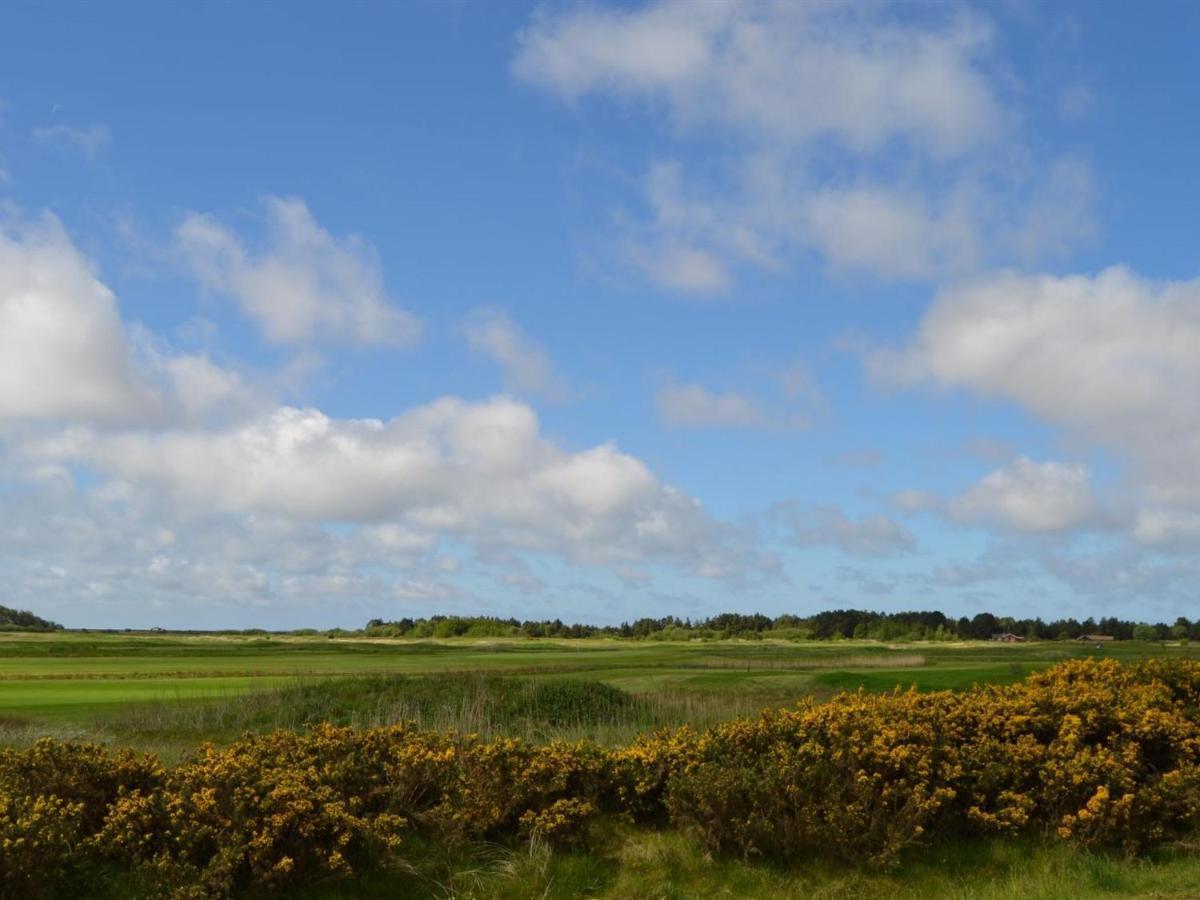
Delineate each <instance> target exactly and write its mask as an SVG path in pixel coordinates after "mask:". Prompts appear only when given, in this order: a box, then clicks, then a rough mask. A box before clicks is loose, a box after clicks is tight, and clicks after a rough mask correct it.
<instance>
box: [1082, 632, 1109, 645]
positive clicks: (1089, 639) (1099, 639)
mask: <svg viewBox="0 0 1200 900" xmlns="http://www.w3.org/2000/svg"><path fill="white" fill-rule="evenodd" d="M1075 640H1077V641H1078V642H1079V643H1081V644H1102V643H1104V642H1105V641H1114V640H1116V638H1114V637H1113V636H1112V635H1111V634H1081V635H1080V636H1079V637H1077V638H1075Z"/></svg>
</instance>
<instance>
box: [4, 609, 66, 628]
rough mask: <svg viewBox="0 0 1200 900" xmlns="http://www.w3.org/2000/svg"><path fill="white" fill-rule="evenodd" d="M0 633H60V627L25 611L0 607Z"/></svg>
mask: <svg viewBox="0 0 1200 900" xmlns="http://www.w3.org/2000/svg"><path fill="white" fill-rule="evenodd" d="M0 631H62V626H61V625H59V624H58V623H57V622H51V621H49V620H47V619H43V618H42V617H41V616H35V615H34V614H33V613H31V612H30V611H29V610H27V609H9V608H8V607H7V606H0Z"/></svg>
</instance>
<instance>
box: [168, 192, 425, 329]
mask: <svg viewBox="0 0 1200 900" xmlns="http://www.w3.org/2000/svg"><path fill="white" fill-rule="evenodd" d="M264 206H265V215H266V224H267V232H268V240H267V242H266V245H265V246H264V247H262V248H260V249H258V250H254V249H251V248H248V247H247V245H246V243H245V241H243V239H242V238H241V237H240V236H239V235H237V234H236V233H235V232H233V231H232V230H231V229H229V228H228V227H226V226H225V225H222V224H221V223H220V222H219V221H217V220H216V219H215V218H214V217H212V216H210V215H203V214H191V215H189V216H188V217H187V218H186V219H184V221H183V222H182V223H181V224H180V225H179V227H178V229H177V230H176V232H175V242H176V246H177V248H178V250H179V252H180V253H181V254H182V255H183V258H184V259H185V260H186V261H187V262H188V264H189V265H190V267H191V269H192V271H193V272H194V273H195V275H196V276H197V277H198V278H199V279H200V280H201V282H202V283H203V284H205V285H206V286H207V287H209V288H211V289H212V290H215V291H219V292H222V293H226V294H229V295H231V296H233V297H234V298H235V299H236V300H237V301H238V303H239V305H240V306H241V308H242V310H243V312H244V313H245V314H246V315H247V316H249V317H250V318H251V319H253V320H254V321H255V322H256V323H257V324H258V326H259V327H260V328H261V329H262V332H263V335H264V336H265V337H266V338H267V340H269V341H271V342H272V343H276V344H292V345H302V344H312V343H319V342H323V341H334V342H341V343H349V344H357V345H371V344H382V345H393V346H407V345H410V344H412V343H413V342H415V341H416V340H417V338H418V337H419V336H420V333H421V327H420V323H419V322H418V320H417V319H416V317H415V316H413V315H412V314H411V313H409V312H407V311H405V310H403V309H400V308H399V307H397V306H396V305H395V304H394V303H393V302H392V300H391V298H390V297H389V296H388V294H387V292H386V289H385V288H384V284H383V274H382V270H381V266H380V263H379V259H378V257H377V256H376V254H375V251H374V248H372V247H371V245H370V244H368V243H367V242H365V241H364V240H362V239H361V238H359V237H356V236H353V235H351V236H348V237H344V238H337V237H335V236H333V235H332V234H330V233H329V232H328V231H326V230H325V229H324V228H322V227H321V225H320V224H318V223H317V221H316V219H314V218H313V215H312V213H311V212H310V211H309V209H308V207H307V206H306V205H305V204H304V202H303V201H302V200H300V199H297V198H295V197H290V198H281V197H269V198H267V199H266V201H265V203H264Z"/></svg>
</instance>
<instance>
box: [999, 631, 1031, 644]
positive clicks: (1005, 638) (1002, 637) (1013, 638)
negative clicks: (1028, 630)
mask: <svg viewBox="0 0 1200 900" xmlns="http://www.w3.org/2000/svg"><path fill="white" fill-rule="evenodd" d="M992 640H993V641H999V642H1000V643H1002V644H1019V643H1020V642H1021V641H1023V640H1025V638H1023V637H1021V636H1020V635H1019V634H1013V633H1012V632H1011V631H1002V632H1000V633H999V634H993V635H992Z"/></svg>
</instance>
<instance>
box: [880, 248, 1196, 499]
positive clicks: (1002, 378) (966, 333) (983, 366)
mask: <svg viewBox="0 0 1200 900" xmlns="http://www.w3.org/2000/svg"><path fill="white" fill-rule="evenodd" d="M870 366H871V368H872V370H873V372H874V373H875V375H876V376H877V377H882V378H884V379H886V380H890V381H894V382H899V383H902V384H916V383H921V382H932V383H933V384H936V385H941V386H944V387H947V388H962V389H965V390H967V391H970V392H971V393H973V394H976V395H979V396H983V397H990V398H1000V399H1005V400H1009V401H1013V402H1015V403H1017V404H1019V405H1020V406H1021V407H1023V408H1024V409H1026V410H1028V411H1029V412H1031V413H1032V414H1033V415H1035V416H1036V417H1038V418H1039V419H1041V420H1042V421H1044V422H1047V423H1049V424H1052V425H1056V426H1059V427H1061V428H1064V429H1066V430H1067V431H1068V433H1070V434H1071V435H1072V436H1073V437H1075V438H1077V439H1080V440H1083V441H1085V442H1089V443H1092V444H1095V445H1099V446H1101V447H1104V448H1106V449H1108V450H1110V451H1113V452H1115V453H1117V454H1118V455H1119V456H1120V458H1122V459H1123V460H1124V461H1126V462H1127V463H1128V464H1129V465H1130V468H1131V473H1130V474H1131V476H1132V480H1133V483H1134V486H1135V487H1136V488H1138V489H1139V490H1140V492H1141V495H1142V501H1143V503H1144V504H1145V505H1147V506H1150V507H1154V508H1163V509H1172V508H1183V509H1191V510H1200V479H1198V478H1197V477H1196V467H1195V461H1196V459H1198V458H1200V281H1184V282H1153V281H1150V280H1147V279H1144V278H1141V277H1139V276H1137V275H1135V274H1134V273H1132V272H1130V271H1129V270H1128V269H1124V268H1120V267H1115V268H1110V269H1106V270H1104V271H1103V272H1101V273H1099V274H1098V275H1095V276H1084V275H1072V276H1064V277H1058V276H1051V275H1017V274H995V275H989V276H987V277H984V278H980V279H976V280H973V281H970V282H966V283H964V284H960V285H957V286H955V287H951V288H948V289H946V290H943V291H942V292H941V293H939V295H938V296H937V298H936V299H935V301H934V303H933V305H932V306H931V308H930V309H929V311H928V312H927V313H926V314H925V316H924V318H923V320H922V322H921V324H920V327H919V328H918V330H917V333H916V335H915V336H914V338H913V339H912V341H911V342H910V344H909V346H908V347H907V348H906V349H904V350H903V351H901V352H884V353H877V354H875V355H874V356H873V357H871V359H870Z"/></svg>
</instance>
